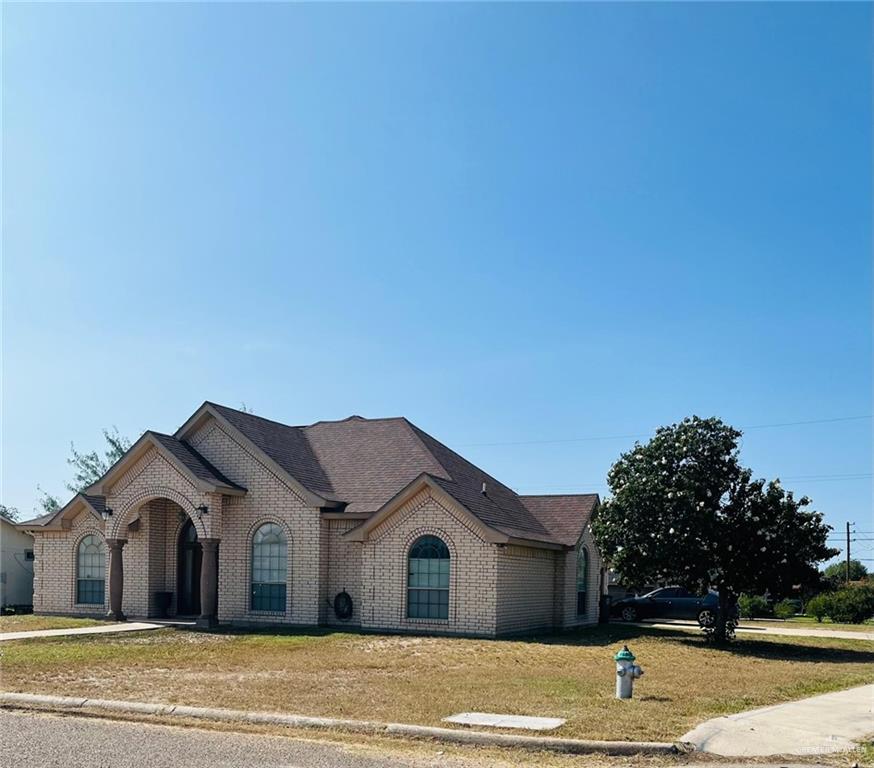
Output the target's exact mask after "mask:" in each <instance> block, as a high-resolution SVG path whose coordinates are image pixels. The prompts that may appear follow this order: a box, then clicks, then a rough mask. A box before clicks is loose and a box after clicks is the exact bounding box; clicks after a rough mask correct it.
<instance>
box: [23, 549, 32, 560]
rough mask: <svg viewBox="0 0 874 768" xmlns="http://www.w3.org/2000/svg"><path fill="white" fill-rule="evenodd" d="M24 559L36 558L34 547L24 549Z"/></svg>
mask: <svg viewBox="0 0 874 768" xmlns="http://www.w3.org/2000/svg"><path fill="white" fill-rule="evenodd" d="M24 559H25V560H33V559H34V558H33V550H32V549H25V550H24Z"/></svg>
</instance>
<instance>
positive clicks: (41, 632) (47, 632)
mask: <svg viewBox="0 0 874 768" xmlns="http://www.w3.org/2000/svg"><path fill="white" fill-rule="evenodd" d="M162 626H163V625H162V624H152V623H151V622H145V621H125V622H120V623H118V624H97V625H95V626H93V627H69V628H67V629H33V630H30V631H27V632H0V642H3V641H4V640H27V639H29V638H31V637H67V636H68V635H104V634H111V633H113V632H142V631H144V630H147V629H160V628H161V627H162Z"/></svg>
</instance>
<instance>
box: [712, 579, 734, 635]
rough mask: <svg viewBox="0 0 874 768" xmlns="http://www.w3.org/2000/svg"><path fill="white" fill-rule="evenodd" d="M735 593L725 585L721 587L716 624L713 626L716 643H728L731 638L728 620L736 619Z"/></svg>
mask: <svg viewBox="0 0 874 768" xmlns="http://www.w3.org/2000/svg"><path fill="white" fill-rule="evenodd" d="M734 602H735V597H734V595H733V594H732V593H731V592H730V591H729V590H727V589H725V588H724V587H720V588H719V608H718V610H717V611H716V626H715V627H714V628H713V640H714V641H715V642H716V643H720V644H721V643H727V642H728V638H729V632H728V622H729V621H732V620H733V619H734V616H733V611H732V606H733V605H734Z"/></svg>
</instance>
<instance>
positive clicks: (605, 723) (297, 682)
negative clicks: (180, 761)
mask: <svg viewBox="0 0 874 768" xmlns="http://www.w3.org/2000/svg"><path fill="white" fill-rule="evenodd" d="M623 643H629V644H630V645H631V647H632V649H633V651H634V653H635V654H636V655H637V657H638V661H639V663H640V664H641V665H642V666H643V668H644V670H645V671H646V675H645V676H644V678H643V679H642V680H641V681H640V682H639V684H638V685H637V687H636V691H635V694H636V695H635V698H634V699H633V700H631V701H625V702H623V701H617V700H616V699H614V698H613V687H614V664H613V661H612V657H613V653H614V652H615V651H616V649H617V648H618V647H621V645H622V644H623ZM2 651H3V687H4V688H5V689H6V690H8V691H28V692H32V693H41V694H58V695H64V696H82V697H87V698H100V699H109V698H111V699H131V700H139V701H149V702H155V703H160V704H178V705H188V706H207V707H221V708H227V709H236V710H248V711H269V712H288V713H298V714H302V715H307V716H312V717H329V718H339V719H367V720H371V719H372V720H379V721H381V722H386V723H390V722H399V723H412V724H417V725H425V726H440V725H441V720H442V718H444V717H446V716H447V715H451V714H453V713H455V712H462V711H481V712H496V711H497V712H504V713H508V714H518V715H534V716H547V717H560V718H564V719H566V720H567V723H566V724H565V725H563V726H562V727H561V728H560V729H558V730H557V731H555V732H553V733H554V734H555V735H556V736H559V737H562V738H576V739H595V740H607V741H612V740H635V741H673V740H674V739H676V738H677V737H678V736H679V735H680V734H682V733H685V732H686V731H688V730H691V728H692V727H694V726H695V725H696V724H697V723H699V722H701V721H702V720H705V719H707V718H710V717H716V716H719V715H723V714H730V713H734V712H739V711H741V710H744V709H748V708H752V707H760V706H767V705H769V704H776V703H780V702H782V701H788V700H792V699H797V698H803V697H805V696H811V695H814V694H817V693H825V692H828V691H832V690H838V689H841V688H847V687H851V686H854V685H862V684H864V683H870V682H874V643H871V642H868V641H864V640H860V641H855V640H831V639H828V640H827V639H821V638H788V637H780V638H765V637H759V636H754V637H743V638H738V639H737V640H736V641H735V642H734V643H733V644H732V645H731V646H730V647H729V648H728V649H727V650H718V649H715V648H712V647H710V646H707V645H706V644H705V643H704V641H703V639H702V638H700V637H697V636H695V635H691V634H690V633H687V632H673V631H662V630H652V629H645V628H637V627H624V626H618V625H609V626H606V627H598V628H593V629H590V630H585V631H580V632H577V633H573V634H562V635H551V636H544V637H541V638H535V639H527V640H475V639H466V638H434V637H405V636H391V635H365V634H351V633H342V632H312V633H297V634H274V633H269V632H261V633H242V632H240V633H234V632H225V633H217V634H202V633H197V632H190V631H185V630H178V629H162V630H156V631H153V632H151V633H148V634H145V633H144V634H142V635H140V634H131V635H115V636H91V637H70V638H62V639H50V640H48V639H47V640H28V641H15V642H12V643H7V644H5V645H4V647H3V649H2Z"/></svg>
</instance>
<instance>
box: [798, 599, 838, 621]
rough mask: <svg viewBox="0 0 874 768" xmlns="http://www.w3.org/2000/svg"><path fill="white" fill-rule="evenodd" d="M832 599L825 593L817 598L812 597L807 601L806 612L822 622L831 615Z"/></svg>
mask: <svg viewBox="0 0 874 768" xmlns="http://www.w3.org/2000/svg"><path fill="white" fill-rule="evenodd" d="M831 597H832V596H831V595H829V594H827V593H825V592H823V593H822V594H821V595H817V596H816V597H811V598H810V600H808V601H807V605H806V606H805V610H804V612H805V613H806V614H807V615H808V616H813V618H815V619H816V620H817V621H822V620H823V619H824V618H825V617H826V616H828V615H830V614H831Z"/></svg>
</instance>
